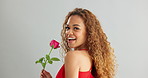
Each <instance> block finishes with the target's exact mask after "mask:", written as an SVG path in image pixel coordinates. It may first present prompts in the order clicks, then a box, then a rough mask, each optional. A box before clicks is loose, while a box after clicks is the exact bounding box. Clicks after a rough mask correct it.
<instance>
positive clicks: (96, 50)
mask: <svg viewBox="0 0 148 78" xmlns="http://www.w3.org/2000/svg"><path fill="white" fill-rule="evenodd" d="M72 15H78V16H80V17H81V18H82V19H83V20H84V25H85V26H86V31H87V39H86V43H87V44H86V47H87V49H88V52H89V55H90V56H91V58H92V60H93V69H92V74H93V76H94V77H95V78H113V77H114V76H115V66H116V62H115V55H114V50H113V48H111V45H110V42H108V41H107V36H106V34H105V33H104V32H103V29H102V28H101V25H100V23H99V21H98V19H97V18H96V16H95V15H94V14H93V13H92V12H90V11H89V10H87V9H82V8H75V9H74V10H73V11H71V12H69V13H68V15H67V16H66V18H65V22H64V23H63V29H62V31H61V36H62V43H61V47H62V49H63V51H64V52H65V53H67V52H68V51H70V50H71V48H70V47H68V44H67V42H66V37H65V31H66V30H65V24H66V23H67V21H68V19H69V17H70V16H72Z"/></svg>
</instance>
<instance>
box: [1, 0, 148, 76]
mask: <svg viewBox="0 0 148 78" xmlns="http://www.w3.org/2000/svg"><path fill="white" fill-rule="evenodd" d="M147 4H148V1H147V0H0V78H39V74H40V71H41V69H42V67H41V65H40V64H35V63H34V62H35V61H36V60H37V59H38V58H40V57H42V56H44V55H45V54H46V53H48V52H49V49H50V47H49V44H48V43H49V42H50V41H51V40H52V39H56V40H58V41H61V36H60V31H61V28H62V24H63V21H64V18H65V16H66V15H67V13H68V12H69V11H71V10H73V9H74V8H76V7H81V8H86V9H89V10H90V11H92V12H93V13H94V14H95V15H96V16H97V17H98V19H99V21H100V22H101V25H102V27H103V29H104V32H105V33H106V34H107V36H108V40H109V41H110V42H111V45H112V46H113V48H114V49H115V55H116V57H117V62H118V64H119V66H118V71H117V76H116V78H148V75H147V74H148V71H147V70H148V57H147V54H148V50H147V48H148V45H147V44H148V35H147V33H148V31H147V29H148V27H147V26H148V5H147ZM52 56H57V57H59V58H61V57H60V53H59V50H54V53H52ZM62 64H63V62H62V61H61V62H55V63H54V64H53V65H47V68H46V70H48V71H50V72H51V74H52V76H53V78H54V77H55V75H56V73H57V71H58V70H59V69H60V67H61V65H62Z"/></svg>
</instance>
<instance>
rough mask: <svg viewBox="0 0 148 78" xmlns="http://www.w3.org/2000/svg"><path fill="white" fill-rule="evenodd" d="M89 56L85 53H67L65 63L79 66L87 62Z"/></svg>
mask: <svg viewBox="0 0 148 78" xmlns="http://www.w3.org/2000/svg"><path fill="white" fill-rule="evenodd" d="M88 58H89V54H88V53H87V52H86V51H69V52H67V54H66V56H65V62H68V63H71V62H72V63H73V64H78V65H80V64H81V63H82V62H83V61H84V60H88Z"/></svg>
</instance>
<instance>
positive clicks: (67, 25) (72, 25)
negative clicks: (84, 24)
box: [66, 24, 80, 26]
mask: <svg viewBox="0 0 148 78" xmlns="http://www.w3.org/2000/svg"><path fill="white" fill-rule="evenodd" d="M66 26H69V25H68V24H66ZM72 26H80V25H79V24H73V25H72Z"/></svg>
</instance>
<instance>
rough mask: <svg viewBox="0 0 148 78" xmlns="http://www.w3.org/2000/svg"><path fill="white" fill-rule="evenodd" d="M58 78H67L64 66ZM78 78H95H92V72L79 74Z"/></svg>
mask: <svg viewBox="0 0 148 78" xmlns="http://www.w3.org/2000/svg"><path fill="white" fill-rule="evenodd" d="M56 78H65V67H64V65H63V66H62V67H61V69H60V70H59V72H58V74H57V76H56ZM78 78H94V77H93V76H92V74H91V72H90V71H86V72H79V77H78Z"/></svg>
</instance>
